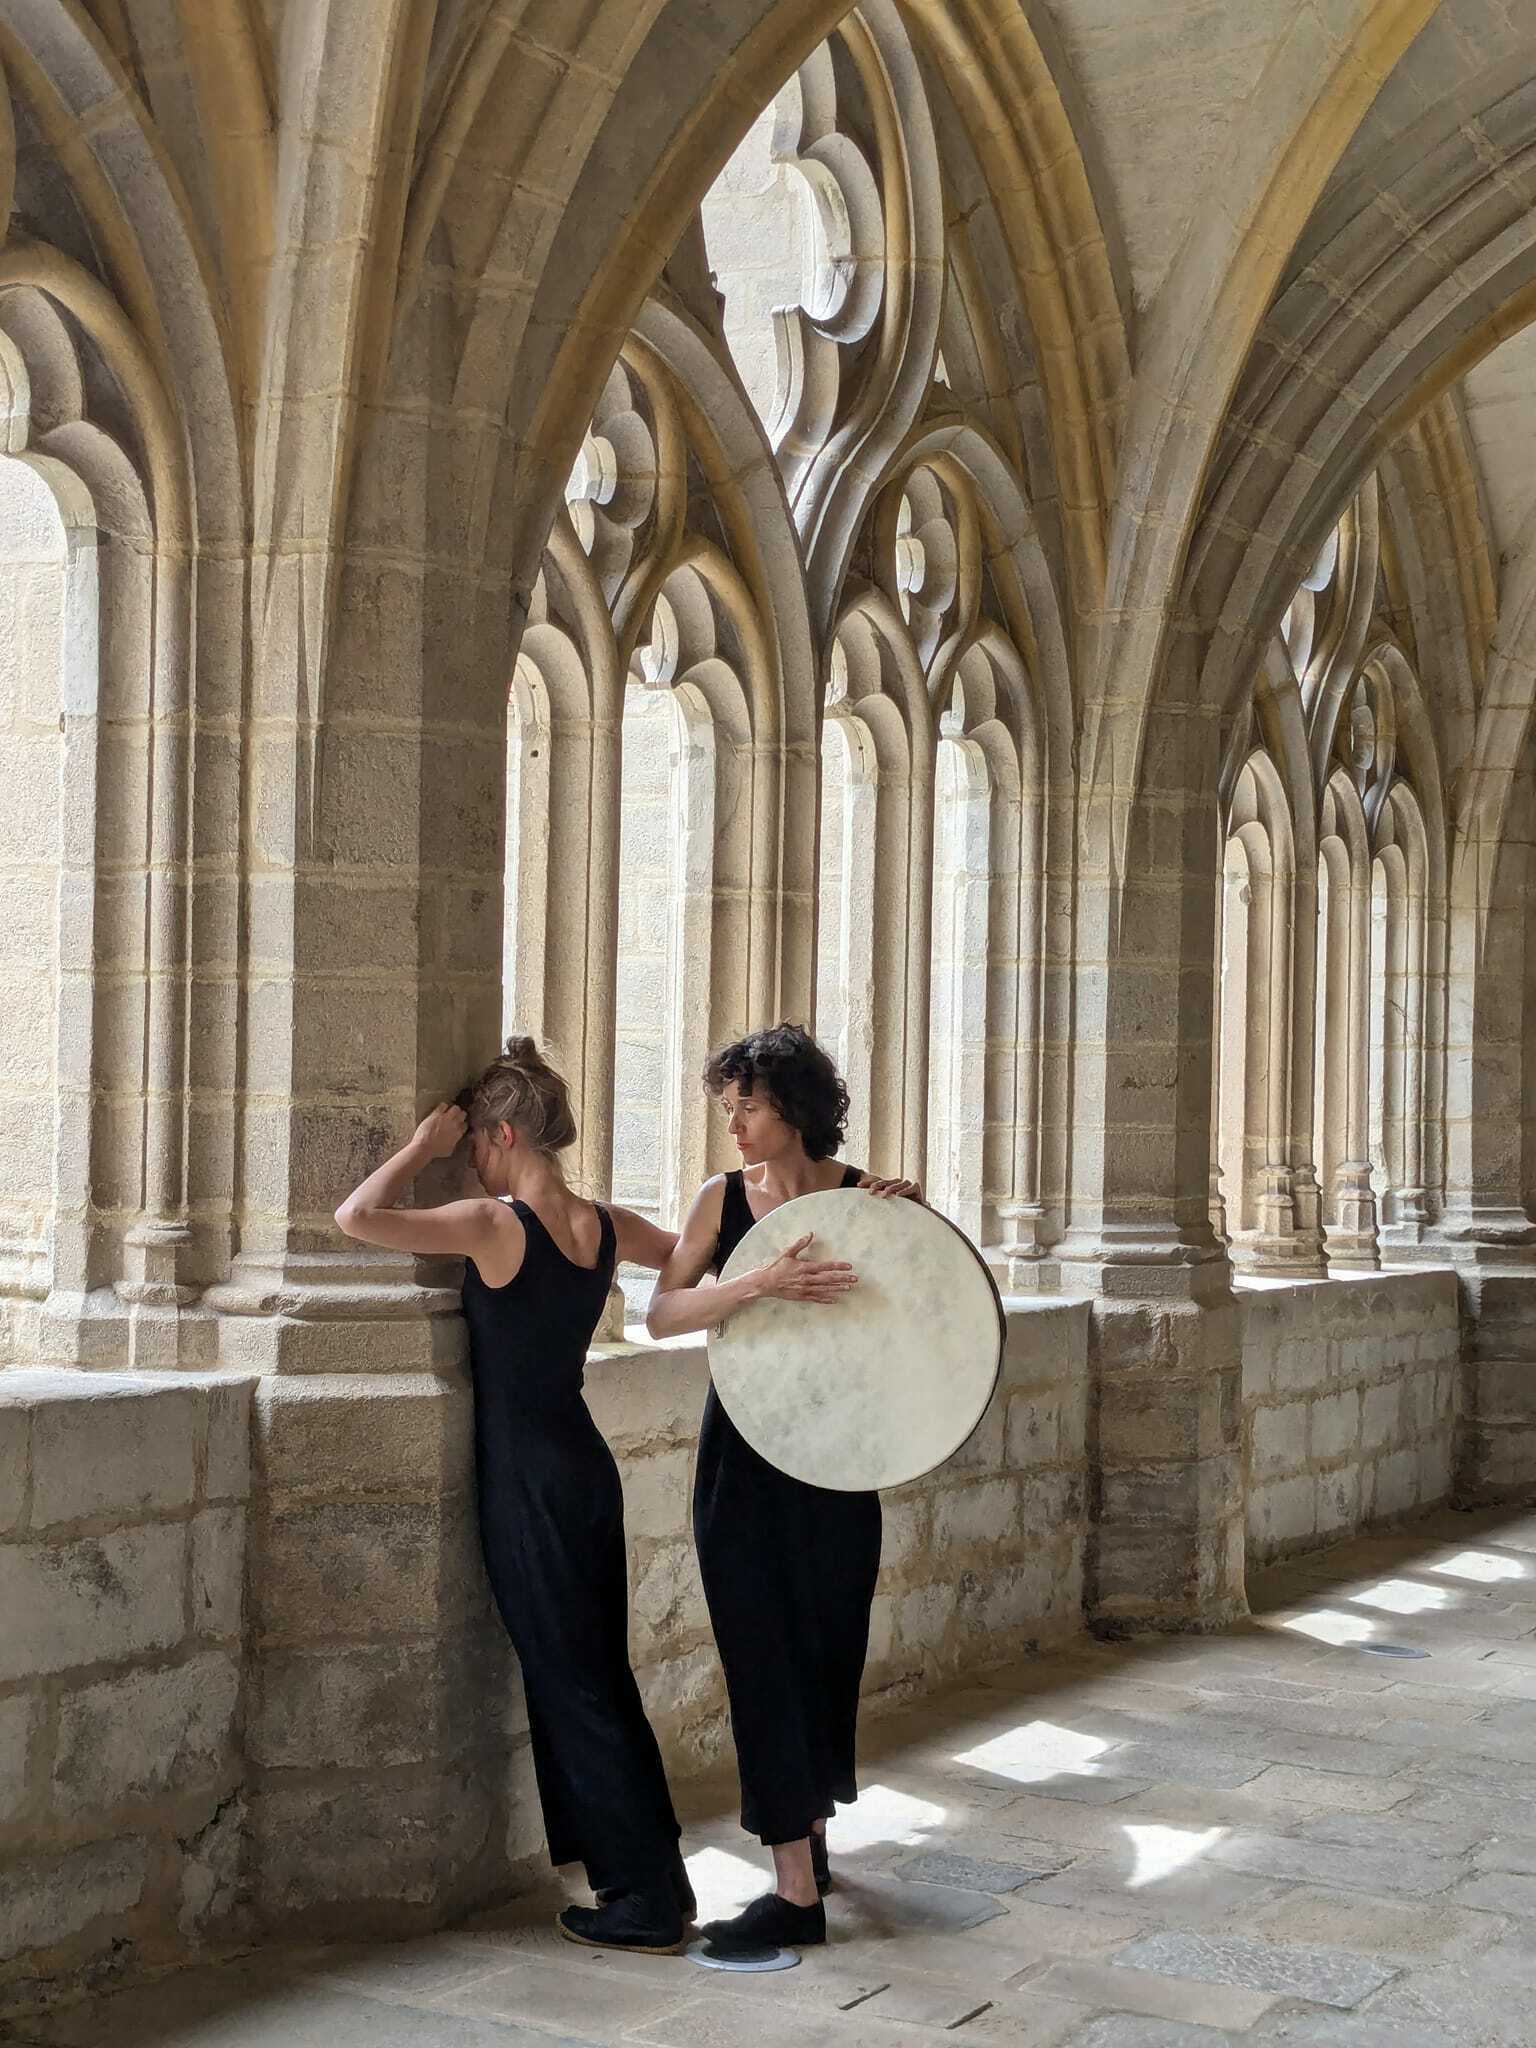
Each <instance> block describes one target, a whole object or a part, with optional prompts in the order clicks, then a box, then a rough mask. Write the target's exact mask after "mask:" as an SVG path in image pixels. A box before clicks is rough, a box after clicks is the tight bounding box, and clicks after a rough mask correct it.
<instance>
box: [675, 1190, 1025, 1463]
mask: <svg viewBox="0 0 1536 2048" xmlns="http://www.w3.org/2000/svg"><path fill="white" fill-rule="evenodd" d="M807 1231H811V1232H813V1233H814V1240H815V1241H814V1242H813V1243H812V1245H811V1246H810V1248H809V1251H808V1253H807V1254H806V1256H807V1257H809V1258H813V1259H846V1260H847V1261H848V1262H849V1264H850V1265H851V1266H852V1267H853V1270H854V1272H855V1273H856V1274H857V1275H858V1283H859V1284H858V1285H857V1287H855V1288H853V1289H851V1290H850V1292H849V1293H848V1295H847V1296H846V1297H845V1298H844V1299H843V1300H842V1301H840V1302H834V1303H831V1304H828V1303H824V1302H812V1301H783V1300H779V1299H777V1298H772V1299H764V1300H762V1301H753V1302H749V1303H748V1304H747V1306H746V1307H745V1308H741V1309H738V1310H737V1311H736V1312H735V1314H734V1315H731V1316H728V1317H727V1318H726V1320H725V1321H724V1322H723V1323H721V1324H720V1325H718V1327H717V1328H716V1329H714V1330H713V1331H712V1332H711V1333H710V1339H709V1365H710V1371H711V1373H712V1375H713V1377H714V1382H715V1390H716V1392H717V1393H718V1394H719V1396H720V1399H721V1401H722V1403H723V1404H724V1407H725V1411H726V1413H727V1414H728V1415H729V1416H730V1418H731V1420H732V1422H734V1423H735V1425H736V1427H737V1428H738V1429H739V1430H740V1431H741V1433H742V1435H743V1436H744V1437H745V1438H746V1440H747V1442H748V1443H749V1444H750V1445H751V1446H752V1448H753V1450H755V1451H756V1452H758V1453H759V1455H760V1456H762V1457H764V1458H766V1459H767V1460H768V1462H769V1464H771V1465H776V1466H777V1467H778V1469H779V1470H780V1471H781V1472H787V1473H788V1474H789V1476H790V1477H791V1478H792V1479H803V1480H804V1481H805V1482H806V1483H807V1484H808V1485H810V1486H825V1487H831V1488H833V1489H834V1490H835V1491H837V1492H841V1493H862V1492H865V1491H867V1490H872V1489H874V1488H876V1487H881V1486H900V1485H902V1484H903V1483H904V1482H905V1481H907V1480H909V1479H917V1478H919V1477H920V1476H921V1475H922V1474H923V1473H924V1472H931V1471H932V1470H933V1468H934V1467H935V1466H936V1465H942V1464H943V1463H944V1461H945V1459H946V1458H951V1457H953V1456H954V1454H955V1452H956V1451H958V1450H959V1448H960V1446H961V1445H962V1444H963V1443H964V1442H965V1440H966V1438H967V1437H968V1436H970V1434H971V1432H972V1431H973V1430H974V1429H975V1428H976V1425H977V1424H978V1423H979V1422H980V1421H981V1418H982V1416H983V1415H984V1414H985V1413H986V1411H987V1405H988V1403H989V1402H990V1401H991V1399H992V1393H993V1389H994V1388H995V1387H996V1385H997V1376H998V1372H999V1370H1000V1368H1001V1365H1002V1357H1003V1338H1004V1334H1005V1329H1006V1325H1005V1323H1004V1319H1003V1304H1002V1301H1001V1298H1000V1297H999V1295H998V1291H997V1285H996V1283H995V1281H994V1280H993V1278H992V1275H991V1272H990V1271H989V1270H988V1268H987V1266H986V1264H985V1262H984V1261H983V1259H982V1257H981V1254H980V1253H979V1252H978V1251H977V1250H976V1248H975V1247H974V1245H972V1243H971V1241H970V1239H969V1238H968V1237H966V1236H965V1235H964V1234H963V1233H962V1232H961V1231H959V1230H957V1229H956V1228H955V1226H954V1224H952V1223H950V1222H947V1221H946V1220H945V1218H944V1217H942V1216H940V1215H938V1214H936V1212H935V1211H934V1210H932V1209H925V1208H923V1207H922V1205H921V1204H920V1203H917V1202H910V1201H905V1200H903V1199H902V1198H901V1197H899V1196H877V1195H870V1194H865V1193H864V1192H863V1191H862V1190H861V1189H858V1188H829V1189H827V1190H826V1191H825V1192H824V1193H822V1194H816V1195H800V1196H798V1197H797V1198H796V1199H795V1200H794V1201H792V1202H785V1203H783V1204H782V1205H781V1206H780V1207H779V1208H777V1209H772V1210H770V1211H769V1213H768V1214H767V1215H766V1216H764V1217H763V1218H762V1219H761V1221H760V1222H757V1223H754V1224H753V1226H752V1228H751V1229H750V1230H749V1231H748V1232H747V1234H746V1236H745V1237H744V1238H743V1239H742V1240H741V1242H740V1244H738V1245H737V1247H736V1249H735V1250H734V1251H733V1252H732V1253H731V1256H730V1257H729V1258H728V1259H727V1260H726V1262H725V1265H724V1268H723V1269H722V1271H721V1274H720V1277H721V1279H722V1280H734V1279H735V1278H736V1277H737V1275H738V1274H741V1273H749V1272H751V1271H752V1270H753V1269H754V1267H757V1266H763V1265H766V1264H767V1263H768V1262H769V1260H770V1259H774V1258H776V1257H777V1256H778V1255H779V1253H780V1252H782V1251H783V1250H784V1248H785V1246H786V1245H790V1244H793V1243H794V1241H795V1239H796V1238H797V1237H803V1236H804V1235H805V1233H806V1232H807Z"/></svg>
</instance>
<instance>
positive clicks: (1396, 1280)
mask: <svg viewBox="0 0 1536 2048" xmlns="http://www.w3.org/2000/svg"><path fill="white" fill-rule="evenodd" d="M1238 1292H1239V1297H1240V1299H1241V1300H1242V1301H1243V1303H1244V1305H1245V1321H1246V1328H1245V1332H1244V1338H1243V1397H1244V1408H1245V1421H1246V1427H1245V1432H1244V1434H1245V1459H1246V1466H1247V1499H1248V1563H1249V1566H1250V1568H1251V1567H1253V1566H1254V1565H1259V1564H1267V1563H1269V1562H1270V1561H1271V1560H1272V1559H1274V1558H1277V1557H1284V1556H1288V1555H1290V1554H1292V1553H1294V1552H1297V1551H1302V1550H1310V1549H1317V1548H1319V1547H1320V1546H1322V1545H1324V1544H1328V1543H1337V1542H1340V1541H1342V1540H1343V1539H1344V1538H1345V1537H1346V1536H1348V1535H1350V1534H1351V1533H1352V1532H1353V1531H1355V1530H1357V1529H1363V1528H1367V1527H1369V1526H1370V1525H1371V1524H1373V1523H1378V1522H1388V1521H1392V1520H1395V1519H1397V1518H1399V1517H1401V1516H1403V1515H1407V1514H1410V1513H1412V1512H1413V1511H1414V1510H1416V1509H1422V1508H1428V1507H1432V1506H1434V1505H1435V1504H1436V1503H1437V1502H1438V1501H1441V1500H1443V1499H1445V1497H1446V1495H1447V1494H1448V1493H1449V1491H1450V1486H1451V1466H1452V1457H1453V1453H1454V1439H1455V1432H1456V1411H1457V1388H1458V1372H1459V1368H1458V1363H1457V1361H1458V1358H1459V1356H1460V1348H1461V1328H1460V1310H1459V1305H1458V1295H1457V1283H1456V1276H1455V1275H1454V1274H1453V1273H1451V1272H1406V1273H1393V1272H1386V1273H1372V1274H1361V1275H1359V1276H1358V1277H1356V1276H1348V1277H1341V1278H1339V1279H1337V1280H1329V1281H1312V1282H1301V1283H1294V1284H1293V1283H1286V1284H1281V1285H1273V1284H1268V1285H1265V1284H1252V1283H1250V1284H1247V1285H1242V1286H1240V1287H1239V1290H1238Z"/></svg>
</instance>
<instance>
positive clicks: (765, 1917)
mask: <svg viewBox="0 0 1536 2048" xmlns="http://www.w3.org/2000/svg"><path fill="white" fill-rule="evenodd" d="M699 1932H700V1934H702V1935H703V1937H704V1939H705V1940H706V1941H707V1942H708V1943H709V1944H710V1946H711V1947H712V1948H716V1949H719V1950H720V1952H721V1953H722V1954H723V1955H729V1954H730V1953H731V1952H732V1951H733V1950H738V1949H755V1948H816V1947H819V1946H820V1944H821V1943H822V1942H824V1941H825V1940H826V1938H827V1909H826V1907H825V1906H823V1904H822V1903H821V1901H820V1899H818V1900H817V1901H816V1903H815V1905H814V1906H797V1905H796V1904H795V1903H794V1902H793V1900H791V1899H781V1898H780V1897H779V1895H778V1893H777V1892H765V1893H764V1894H763V1896H762V1897H761V1898H760V1899H754V1900H753V1901H752V1903H751V1905H750V1906H747V1907H745V1908H744V1909H743V1910H742V1911H741V1912H740V1913H738V1914H737V1915H736V1917H735V1919H734V1920H711V1921H710V1922H709V1923H708V1925H707V1926H704V1927H701V1928H700V1929H699Z"/></svg>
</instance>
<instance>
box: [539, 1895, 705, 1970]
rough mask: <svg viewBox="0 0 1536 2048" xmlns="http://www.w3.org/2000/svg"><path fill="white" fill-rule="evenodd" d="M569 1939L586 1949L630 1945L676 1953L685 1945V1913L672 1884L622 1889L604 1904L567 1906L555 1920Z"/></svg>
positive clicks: (651, 1952)
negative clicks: (635, 1889)
mask: <svg viewBox="0 0 1536 2048" xmlns="http://www.w3.org/2000/svg"><path fill="white" fill-rule="evenodd" d="M555 1925H556V1927H557V1928H559V1930H560V1932H561V1933H562V1934H563V1935H564V1936H565V1938H566V1940H567V1941H575V1942H580V1944H581V1945H582V1947H583V1948H627V1949H632V1950H634V1952H635V1953H636V1954H637V1955H642V1956H675V1955H676V1954H677V1952H678V1950H679V1949H680V1948H681V1947H682V1946H683V1916H682V1913H681V1911H680V1910H679V1908H678V1903H677V1901H676V1899H675V1898H673V1896H672V1887H671V1886H670V1885H649V1886H647V1888H646V1889H645V1890H644V1891H635V1892H620V1893H619V1894H618V1896H617V1897H616V1898H610V1899H609V1900H608V1901H607V1903H606V1904H605V1905H601V1906H567V1907H566V1909H565V1911H564V1912H563V1913H562V1914H560V1916H559V1918H558V1919H557V1920H556V1921H555Z"/></svg>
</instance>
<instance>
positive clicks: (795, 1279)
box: [756, 1231, 859, 1302]
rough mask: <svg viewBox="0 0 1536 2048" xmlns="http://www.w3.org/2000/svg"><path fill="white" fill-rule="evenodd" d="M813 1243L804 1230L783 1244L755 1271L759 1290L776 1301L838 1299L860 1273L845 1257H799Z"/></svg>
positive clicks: (855, 1282)
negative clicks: (789, 1241) (777, 1253)
mask: <svg viewBox="0 0 1536 2048" xmlns="http://www.w3.org/2000/svg"><path fill="white" fill-rule="evenodd" d="M814 1242H815V1239H814V1236H813V1234H812V1233H811V1232H810V1231H807V1232H806V1234H805V1236H804V1237H797V1238H796V1239H795V1241H794V1243H793V1244H791V1245H786V1246H785V1248H784V1250H783V1251H781V1252H780V1253H779V1256H778V1257H777V1258H776V1259H774V1260H772V1261H770V1263H769V1264H768V1265H766V1266H760V1267H759V1268H758V1271H757V1276H756V1277H757V1281H758V1293H759V1294H760V1295H762V1296H771V1297H773V1298H774V1299H776V1300H779V1301H821V1302H834V1301H841V1300H842V1298H843V1296H844V1295H845V1294H846V1293H847V1292H848V1290H849V1288H850V1287H856V1286H857V1285H858V1279H859V1276H858V1274H857V1273H855V1272H854V1270H853V1268H852V1266H850V1265H849V1263H848V1261H847V1260H846V1259H807V1258H805V1257H803V1256H802V1254H803V1253H804V1252H806V1251H807V1250H808V1249H809V1248H810V1246H811V1245H812V1244H813V1243H814Z"/></svg>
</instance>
